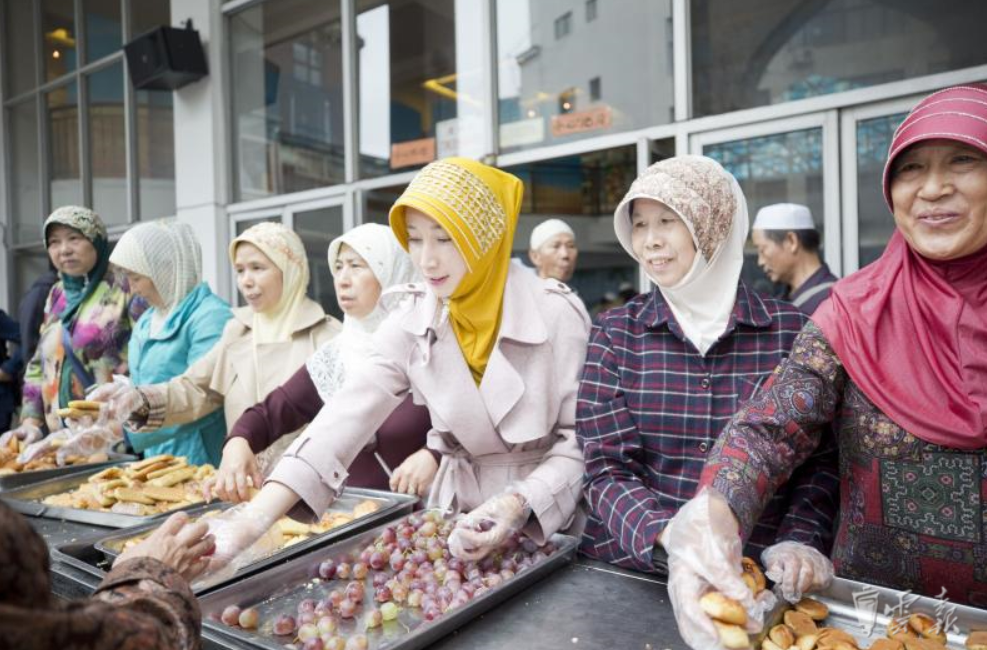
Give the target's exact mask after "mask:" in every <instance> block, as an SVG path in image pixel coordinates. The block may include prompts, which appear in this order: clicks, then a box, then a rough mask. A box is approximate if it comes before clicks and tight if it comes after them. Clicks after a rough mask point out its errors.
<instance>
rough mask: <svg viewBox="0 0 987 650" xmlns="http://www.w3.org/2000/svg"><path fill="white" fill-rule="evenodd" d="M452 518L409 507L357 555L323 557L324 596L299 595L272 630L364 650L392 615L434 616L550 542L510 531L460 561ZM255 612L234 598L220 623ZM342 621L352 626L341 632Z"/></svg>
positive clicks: (306, 643)
mask: <svg viewBox="0 0 987 650" xmlns="http://www.w3.org/2000/svg"><path fill="white" fill-rule="evenodd" d="M454 525H455V524H454V522H453V521H451V520H448V519H443V517H442V515H441V514H440V513H438V512H436V511H427V512H423V513H415V514H412V515H410V516H408V517H407V518H405V519H404V520H402V521H400V522H397V523H395V524H392V525H390V526H388V527H387V528H385V529H384V530H383V532H381V534H380V535H379V536H377V538H376V539H374V540H373V543H371V544H370V545H369V546H367V547H366V548H364V549H363V550H362V551H361V552H360V553H359V555H357V556H355V557H354V556H351V555H342V556H340V557H334V558H327V559H326V560H325V561H323V562H322V563H321V564H319V568H318V580H317V581H316V582H318V583H319V584H320V585H325V587H326V588H327V590H326V592H325V594H324V597H323V598H321V599H320V600H317V599H315V598H306V599H305V600H302V601H301V602H300V603H299V604H298V607H297V611H296V612H291V613H285V612H282V613H281V614H278V615H277V616H276V617H275V618H274V621H273V624H272V625H271V626H270V630H271V633H272V634H274V635H275V636H278V637H283V638H285V640H286V641H287V640H289V639H290V640H291V641H292V643H289V644H288V645H287V647H289V648H299V647H300V648H302V650H366V648H367V647H368V646H369V644H370V639H369V638H368V635H371V636H372V635H373V634H374V632H375V631H376V630H380V629H381V628H382V627H383V626H387V625H388V624H389V623H391V622H396V621H397V619H398V616H399V614H401V612H402V611H410V612H412V613H413V614H414V615H415V616H414V617H413V619H412V620H414V619H417V620H421V619H424V620H425V621H433V620H435V619H437V618H439V617H441V616H442V615H443V614H445V613H446V612H450V611H452V610H455V609H458V608H460V607H463V606H464V605H466V604H467V603H469V602H470V601H472V600H474V599H476V598H479V597H480V596H482V595H483V594H485V593H487V592H488V591H490V590H492V589H496V588H497V587H498V586H499V585H501V584H502V583H503V582H505V581H507V580H510V579H511V578H513V577H514V576H515V575H516V574H518V573H521V572H523V571H525V570H527V569H529V568H531V567H532V566H534V565H535V564H537V563H539V562H541V561H543V560H545V559H546V558H548V556H550V555H551V554H552V553H554V552H555V550H556V549H555V545H554V544H552V543H551V542H549V543H547V544H545V545H543V546H538V545H537V544H536V543H535V542H534V541H532V540H531V539H528V538H526V537H523V536H521V535H518V534H515V535H512V536H511V537H509V538H508V539H507V541H506V542H505V543H504V545H503V546H502V547H501V548H500V549H498V550H497V551H495V552H494V553H491V554H490V555H488V556H487V557H485V558H484V559H482V560H480V561H479V562H464V561H463V560H461V559H459V558H455V557H452V556H451V554H450V553H449V546H448V539H449V535H450V533H452V530H453V527H454ZM482 527H484V528H485V527H486V525H484V526H482ZM259 619H260V616H259V614H258V612H257V610H256V609H255V608H252V607H251V608H246V609H243V610H241V609H240V608H239V607H237V606H236V605H230V606H229V607H227V608H226V609H225V610H224V611H223V613H222V616H221V620H222V622H223V623H225V624H226V625H230V626H239V627H241V628H244V629H248V630H255V629H257V628H258V626H259V625H260V620H259ZM351 622H352V623H351ZM344 626H345V627H346V628H347V629H350V630H356V631H358V633H355V634H348V635H347V634H345V633H344V632H343V631H342V630H341V628H342V627H344ZM361 630H362V632H360V631H361Z"/></svg>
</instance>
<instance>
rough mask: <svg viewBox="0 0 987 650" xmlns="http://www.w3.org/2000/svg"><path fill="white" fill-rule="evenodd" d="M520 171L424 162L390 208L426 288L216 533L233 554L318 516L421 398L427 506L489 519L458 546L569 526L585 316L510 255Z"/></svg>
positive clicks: (482, 547)
mask: <svg viewBox="0 0 987 650" xmlns="http://www.w3.org/2000/svg"><path fill="white" fill-rule="evenodd" d="M522 189H523V186H522V184H521V182H520V181H519V180H518V179H517V178H515V177H514V176H511V175H510V174H507V173H505V172H502V171H500V170H498V169H494V168H492V167H488V166H486V165H483V164H481V163H478V162H475V161H472V160H466V159H463V158H450V159H446V160H441V161H438V162H434V163H432V164H430V165H428V166H427V167H425V168H424V169H423V170H422V171H421V172H419V173H418V175H417V176H416V177H415V178H414V180H413V181H412V182H411V184H410V185H409V186H408V188H407V190H405V192H404V194H403V195H402V196H401V197H400V198H399V199H398V201H397V203H395V205H394V207H393V208H392V209H391V229H392V230H393V231H394V234H395V235H396V236H397V238H398V241H400V242H401V245H402V246H404V247H406V248H407V249H408V251H409V254H410V255H411V259H412V262H413V263H414V264H415V267H416V268H417V269H418V270H419V271H420V272H421V273H422V275H423V276H424V279H425V283H424V285H421V284H415V285H410V286H407V287H406V288H405V289H404V290H403V294H404V295H407V296H408V297H409V298H410V300H407V301H406V302H404V303H402V305H401V307H400V308H398V309H397V310H395V312H394V313H393V315H392V316H391V317H389V318H388V319H387V320H385V322H384V323H383V325H381V327H380V329H379V330H378V331H377V334H376V335H375V337H374V347H375V351H374V353H373V354H372V356H371V357H370V359H369V360H368V362H367V363H366V364H365V366H364V367H362V368H360V370H359V372H357V373H354V374H353V375H352V376H350V377H349V378H348V379H347V381H346V384H345V385H344V386H343V387H342V388H341V389H340V390H339V391H337V392H336V394H335V395H334V396H333V397H332V399H331V400H330V401H329V402H328V403H327V404H326V406H325V408H324V409H323V410H322V411H321V412H320V413H319V415H318V416H317V417H316V418H315V420H314V421H313V422H312V424H311V425H310V426H309V428H308V430H307V431H306V433H305V435H303V436H302V437H301V438H300V439H299V440H297V441H296V442H295V444H294V445H292V446H291V447H290V448H289V449H288V451H287V452H285V455H284V457H283V458H282V459H281V462H280V463H279V464H278V466H277V467H276V468H275V469H274V471H273V472H272V474H271V475H270V476H269V478H268V480H267V483H266V484H265V485H264V488H263V489H262V490H261V492H260V494H259V495H258V496H257V497H255V498H254V500H253V501H251V502H250V503H249V504H246V505H247V507H245V508H243V509H242V510H241V511H240V512H238V513H235V514H234V515H232V516H229V517H228V518H227V519H226V520H225V525H222V526H218V527H216V528H214V531H215V532H216V538H217V555H216V556H215V558H216V561H217V563H219V564H222V563H224V562H228V561H230V560H231V559H232V558H233V557H235V556H236V555H238V554H239V552H240V551H241V550H242V549H244V548H246V547H247V546H248V545H249V544H251V543H252V542H253V540H255V539H257V538H258V537H260V535H262V534H263V532H264V531H265V530H266V529H267V528H268V527H269V526H270V525H271V524H272V523H273V522H274V521H275V520H276V519H277V518H278V517H279V516H281V515H282V514H284V513H285V512H287V511H288V510H290V509H291V508H292V506H295V505H296V504H298V507H297V508H296V509H295V510H294V512H293V514H295V515H297V516H300V517H311V516H312V515H314V514H317V513H321V512H323V511H324V510H325V508H326V507H327V506H328V505H329V504H330V503H331V502H332V500H333V499H334V498H335V497H336V496H337V495H338V494H339V492H340V491H341V490H342V487H343V484H344V482H345V481H346V479H347V467H348V466H349V465H350V462H351V461H352V460H353V458H354V457H355V456H356V454H357V453H358V452H359V451H360V449H361V448H363V446H364V445H365V443H366V442H367V440H369V439H370V438H371V436H372V435H373V432H374V431H376V430H377V428H378V427H379V426H380V424H381V422H383V421H384V420H385V419H386V418H387V417H388V415H389V414H390V413H391V412H392V411H393V410H394V409H395V408H397V406H398V405H400V404H401V403H402V402H403V401H404V400H405V398H406V397H407V396H408V395H409V394H411V395H413V396H414V399H415V402H417V403H423V404H425V405H426V406H427V407H428V410H429V414H430V416H431V421H432V431H431V432H430V433H429V437H428V446H429V448H431V449H434V450H435V451H438V452H439V453H440V454H441V458H442V460H441V463H440V466H439V469H438V473H437V474H436V477H435V480H434V482H433V484H432V489H431V492H430V494H429V498H428V504H429V505H430V506H435V507H441V508H449V509H452V510H454V511H464V512H470V513H472V514H473V515H475V517H476V519H478V520H486V519H488V520H492V521H493V522H494V526H493V528H491V529H490V530H488V531H486V532H478V531H473V530H469V529H467V528H465V527H463V528H457V529H456V531H455V532H454V533H453V534H452V536H451V537H450V548H451V550H452V552H453V553H454V554H456V555H458V556H460V557H464V558H478V557H482V556H483V555H485V554H487V553H488V552H490V551H491V550H492V549H493V548H496V547H497V546H498V545H499V544H500V543H502V542H503V541H504V540H505V539H506V538H507V536H508V535H509V534H510V533H511V531H512V530H519V529H521V528H524V530H525V532H526V533H528V534H529V535H531V536H533V537H534V538H536V539H537V540H543V539H545V538H546V537H548V536H550V535H551V534H552V533H554V532H556V531H558V530H560V529H563V528H565V527H567V526H569V525H571V524H572V522H573V520H574V516H575V514H576V510H577V503H578V502H579V500H580V497H581V484H582V473H583V460H582V454H581V453H580V451H579V447H578V445H577V444H576V439H575V432H574V416H575V394H576V387H577V385H578V379H579V372H580V370H581V369H582V365H583V357H584V354H585V348H586V340H587V336H588V333H589V316H588V315H587V314H586V310H585V308H584V307H583V306H582V304H581V302H580V301H579V300H578V298H576V297H575V296H573V295H572V292H571V291H570V290H569V289H568V287H566V286H565V285H564V284H561V283H559V282H557V281H546V280H541V279H539V278H537V277H536V276H535V275H534V274H533V273H531V271H530V270H527V269H525V268H524V267H522V266H520V265H516V264H511V262H510V255H511V245H512V240H513V236H514V229H515V225H516V223H517V216H518V210H519V207H520V204H521V193H522Z"/></svg>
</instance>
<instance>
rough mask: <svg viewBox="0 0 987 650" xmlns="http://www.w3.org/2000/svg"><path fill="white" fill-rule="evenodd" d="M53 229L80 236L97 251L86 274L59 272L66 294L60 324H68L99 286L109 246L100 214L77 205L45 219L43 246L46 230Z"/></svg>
mask: <svg viewBox="0 0 987 650" xmlns="http://www.w3.org/2000/svg"><path fill="white" fill-rule="evenodd" d="M52 226H66V227H68V228H72V229H73V230H77V231H79V232H80V233H82V236H83V237H85V238H86V239H88V240H89V243H91V244H92V245H93V247H94V248H95V249H96V265H95V266H93V268H92V270H91V271H89V273H87V274H86V275H68V274H65V273H59V274H58V277H59V278H60V279H61V281H62V288H63V289H64V291H65V311H63V312H62V315H61V317H60V318H61V321H62V324H63V325H71V324H72V322H73V321H74V320H75V317H76V315H77V314H78V313H79V307H81V306H82V303H84V302H86V299H87V298H89V296H91V295H93V293H94V292H95V291H96V288H97V287H98V286H99V283H100V282H102V281H103V276H105V275H106V269H107V268H109V265H110V247H109V243H108V240H107V237H106V226H104V225H103V221H102V220H101V219H100V218H99V215H98V214H96V213H95V212H93V211H92V210H90V209H89V208H83V207H80V206H78V205H65V206H62V207H60V208H58V209H57V210H55V211H54V212H52V213H51V215H49V216H48V219H47V220H45V227H44V232H45V245H46V246H47V244H48V231H49V230H50V229H51V228H52Z"/></svg>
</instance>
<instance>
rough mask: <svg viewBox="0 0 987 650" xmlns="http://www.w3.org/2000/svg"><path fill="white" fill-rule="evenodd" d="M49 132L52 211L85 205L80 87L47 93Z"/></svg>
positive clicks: (63, 87)
mask: <svg viewBox="0 0 987 650" xmlns="http://www.w3.org/2000/svg"><path fill="white" fill-rule="evenodd" d="M45 109H46V110H45V126H46V127H47V129H48V175H49V185H48V192H49V196H50V197H51V206H52V209H55V208H57V207H59V206H62V205H80V204H81V203H82V176H81V174H80V173H79V172H80V170H79V164H80V163H79V93H78V88H77V87H76V83H75V82H74V81H73V82H72V83H68V84H65V85H64V86H59V87H58V88H56V89H55V90H52V91H51V92H48V93H45Z"/></svg>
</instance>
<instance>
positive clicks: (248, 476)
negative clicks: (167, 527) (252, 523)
mask: <svg viewBox="0 0 987 650" xmlns="http://www.w3.org/2000/svg"><path fill="white" fill-rule="evenodd" d="M263 482H264V477H263V476H261V473H260V467H259V466H258V464H257V456H255V455H254V452H253V451H252V450H251V449H250V444H249V443H248V442H247V440H246V439H245V438H240V437H234V438H230V439H229V440H228V441H227V442H226V445H225V446H224V447H223V460H222V462H221V463H220V464H219V470H217V472H216V474H215V475H214V476H213V477H211V478H210V479H208V480H207V481H206V482H205V483H204V484H203V486H202V490H203V493H204V496H205V497H206V501H212V500H213V499H214V498H217V497H218V498H220V499H222V500H224V501H232V502H233V503H240V502H241V501H249V500H250V499H251V497H252V494H251V493H252V492H253V490H252V488H257V489H259V488H260V486H261V484H262V483H263Z"/></svg>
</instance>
